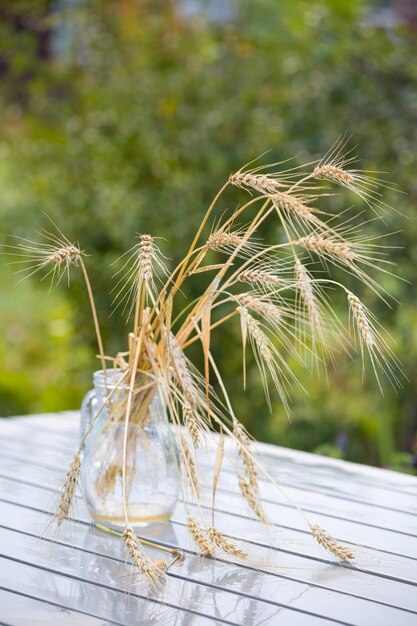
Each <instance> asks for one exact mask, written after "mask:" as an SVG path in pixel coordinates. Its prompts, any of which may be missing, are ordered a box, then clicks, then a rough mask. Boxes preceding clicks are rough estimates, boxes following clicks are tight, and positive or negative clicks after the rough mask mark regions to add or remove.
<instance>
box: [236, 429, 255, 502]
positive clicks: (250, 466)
mask: <svg viewBox="0 0 417 626" xmlns="http://www.w3.org/2000/svg"><path fill="white" fill-rule="evenodd" d="M233 434H234V436H235V437H236V440H237V441H238V444H240V445H238V448H239V456H240V457H241V459H242V461H243V464H244V467H245V470H246V476H247V479H248V481H249V485H250V486H251V488H252V490H253V492H254V493H255V494H257V493H258V490H259V487H258V472H257V471H256V466H255V463H254V461H253V457H252V454H251V453H250V450H251V440H250V439H249V437H248V435H247V433H246V431H245V429H244V428H243V426H242V424H241V423H240V422H238V421H237V420H234V421H233Z"/></svg>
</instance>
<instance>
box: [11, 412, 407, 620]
mask: <svg viewBox="0 0 417 626" xmlns="http://www.w3.org/2000/svg"><path fill="white" fill-rule="evenodd" d="M77 429H78V414H77V412H71V413H64V414H59V415H57V416H56V417H55V418H54V417H53V416H48V417H46V416H33V417H30V418H28V419H10V420H3V421H0V432H1V433H2V436H0V451H2V454H1V455H0V552H1V553H2V555H3V556H2V557H1V558H0V563H2V564H3V565H5V564H6V562H7V568H8V569H10V568H11V571H12V572H15V574H16V575H15V578H13V577H12V580H13V585H14V584H15V583H16V584H17V586H18V589H17V590H16V589H8V591H7V593H9V592H10V591H17V592H18V593H21V594H24V597H25V598H26V599H27V601H28V602H35V604H36V602H41V601H42V602H48V601H51V602H56V598H57V595H56V593H55V600H54V598H53V594H52V593H51V596H50V598H49V599H48V598H45V597H44V595H42V593H41V592H40V589H37V590H36V593H32V592H33V589H32V591H31V590H30V589H29V587H28V586H25V585H27V581H28V579H30V580H32V578H35V579H36V576H34V572H36V571H38V572H41V576H38V578H41V579H43V576H44V575H47V576H49V577H52V578H53V584H54V585H55V591H56V588H58V589H61V587H62V588H66V587H65V585H67V584H68V583H63V582H62V581H67V580H70V581H72V583H71V584H72V585H75V587H74V589H75V597H76V598H78V597H79V595H80V593H81V591H80V590H79V589H78V587H79V586H80V587H81V588H82V589H83V594H84V595H85V593H86V592H85V590H84V588H88V589H91V591H89V592H88V595H90V596H94V595H95V594H99V595H100V594H101V595H105V596H106V597H107V591H109V592H111V591H112V592H113V593H117V594H119V595H117V597H115V599H114V601H113V603H115V604H116V605H117V611H119V613H117V611H116V613H117V616H116V617H115V615H113V614H111V613H108V612H107V613H106V618H108V619H112V620H115V623H120V624H126V625H127V624H129V625H130V624H131V623H132V624H133V623H137V621H136V622H134V621H133V620H131V615H130V612H129V611H127V609H126V605H125V602H124V600H125V597H126V596H125V594H124V593H123V590H124V589H125V585H124V584H122V582H123V583H125V580H124V579H123V580H122V582H121V579H120V571H121V568H122V569H123V568H124V567H125V566H124V560H125V555H124V548H123V546H122V545H121V542H120V541H118V540H117V539H115V538H113V537H108V536H106V535H102V534H101V535H97V534H96V533H95V532H93V531H92V530H91V528H90V526H89V516H88V512H87V510H86V507H85V505H84V503H83V501H82V499H81V498H77V511H76V517H75V521H74V522H73V523H72V524H69V525H68V526H67V525H64V528H63V532H62V534H61V536H60V539H59V544H58V545H57V546H56V547H55V548H54V552H53V554H52V556H51V554H50V543H49V541H48V540H47V539H46V538H45V539H43V540H41V541H40V542H39V541H38V542H37V543H36V545H37V550H38V552H36V553H35V552H33V549H34V546H35V539H36V536H37V535H38V534H39V532H40V530H41V528H40V527H41V526H44V525H45V522H46V520H47V518H48V516H47V514H48V512H49V511H50V509H51V506H52V504H53V502H54V500H55V498H56V495H57V489H58V488H59V487H60V486H61V480H62V478H63V475H64V474H65V472H66V469H67V463H68V460H70V458H71V456H72V453H73V446H74V445H76V442H77ZM28 442H30V443H28ZM214 444H215V436H214V437H213V438H211V439H210V440H209V446H208V452H207V453H206V454H205V455H204V458H203V462H202V464H201V472H202V474H203V475H205V473H207V472H208V471H209V470H210V461H211V459H212V455H213V450H214ZM227 446H228V452H229V456H228V458H227V459H226V463H225V471H224V472H223V474H222V479H221V483H220V489H219V493H218V499H217V503H218V506H219V509H220V510H219V512H218V513H216V524H217V525H219V526H220V527H221V529H222V530H225V531H226V532H227V533H228V534H229V536H231V537H235V538H236V537H237V538H241V537H245V538H246V540H245V541H243V545H244V546H245V547H246V548H247V549H248V550H249V551H250V552H251V554H252V555H253V557H254V558H255V557H256V559H257V563H258V565H259V563H261V562H262V563H264V562H265V561H266V560H267V561H268V562H269V563H271V564H272V565H273V567H272V569H271V570H268V571H266V570H265V567H263V566H261V567H260V568H259V567H258V568H254V567H253V565H254V562H253V563H252V562H250V563H242V564H226V563H224V562H223V561H221V560H219V559H218V558H216V559H201V558H198V557H197V556H196V555H195V550H194V547H193V546H192V543H191V541H190V538H189V536H188V533H187V531H186V528H185V508H184V503H182V502H180V503H179V505H178V507H177V509H176V511H175V514H174V517H173V520H172V523H171V524H170V525H168V526H164V527H161V526H160V527H155V528H153V529H152V528H149V529H144V530H143V536H144V537H147V538H150V539H152V538H154V539H155V538H156V539H158V540H160V541H162V542H165V544H166V545H170V546H173V547H181V548H182V549H185V550H186V551H187V559H186V561H185V563H184V564H183V565H182V566H181V567H176V568H174V570H173V571H172V572H171V573H170V575H169V577H168V582H167V585H166V587H165V589H164V599H163V603H164V604H161V602H162V600H161V598H158V599H157V598H152V599H150V598H149V597H148V593H141V589H138V588H137V587H136V586H135V588H134V591H133V592H131V593H130V594H129V597H130V596H132V597H133V598H134V599H135V602H137V603H138V607H139V606H141V607H143V606H144V603H145V605H146V607H148V606H149V605H150V604H151V605H152V608H151V609H149V611H150V614H151V615H152V618H151V619H152V620H154V619H155V615H158V618H159V612H160V610H161V615H162V617H161V620H160V621H158V624H159V623H161V624H173V623H175V622H176V621H178V622H181V623H183V620H184V619H185V621H186V622H187V623H188V622H189V623H191V622H192V623H193V624H195V623H197V624H199V623H200V620H202V622H201V623H202V625H203V624H206V623H216V624H217V623H227V624H229V623H230V624H245V626H246V624H247V625H248V626H249V624H256V625H257V626H258V624H260V623H262V624H271V626H272V625H274V624H276V623H277V620H278V619H279V618H281V620H284V621H283V623H285V624H286V625H287V624H288V625H289V626H304V624H305V625H306V626H316V625H317V626H318V625H319V624H321V626H324V625H325V624H327V623H328V624H332V623H340V624H346V625H352V626H365V625H366V626H368V624H373V623H378V624H380V625H381V626H382V625H384V624H386V625H387V626H388V625H389V626H391V624H394V623H396V624H398V625H399V626H402V625H403V624H404V625H407V626H408V624H410V625H411V624H414V623H416V621H417V617H416V616H417V594H416V593H415V587H416V586H417V567H416V560H417V539H416V537H415V531H416V528H417V518H416V517H415V515H413V513H417V502H416V499H415V495H416V494H417V480H416V479H415V478H413V477H408V476H407V477H403V476H401V475H398V476H397V474H395V473H393V472H388V471H384V470H378V469H376V468H362V467H361V466H357V465H355V464H348V463H344V462H340V461H334V460H331V459H323V458H320V457H316V456H315V455H309V454H308V453H302V452H296V451H288V450H285V449H279V448H276V447H273V446H270V445H264V444H259V445H257V446H256V447H257V448H258V449H259V451H261V452H262V453H263V454H264V455H266V456H265V461H266V464H267V465H268V467H269V468H270V471H271V473H273V474H274V476H279V477H280V479H281V481H284V482H285V483H286V484H288V485H290V486H292V489H291V494H292V495H293V496H294V494H295V497H296V499H297V500H298V501H299V502H300V504H302V506H303V507H304V508H305V509H306V510H308V511H309V517H311V519H312V521H316V522H318V523H319V524H320V525H322V526H325V527H326V528H327V529H328V530H330V532H332V534H335V535H336V534H337V535H339V536H341V537H342V538H343V540H344V542H345V543H347V542H346V541H345V539H349V540H350V542H352V543H354V544H362V545H363V546H365V547H358V545H355V551H356V552H357V553H358V557H359V558H358V560H357V567H347V566H344V567H342V566H334V565H330V563H329V556H328V555H327V553H324V552H323V551H321V549H320V548H318V547H317V546H316V545H315V544H314V542H313V541H312V540H311V537H310V536H309V533H308V532H307V530H306V528H305V526H304V525H303V522H302V518H300V517H299V516H297V514H296V512H295V511H294V510H293V509H292V508H291V507H290V506H289V505H288V504H287V503H286V502H284V501H282V499H280V498H279V497H278V496H276V495H275V493H273V492H271V491H270V490H268V489H267V488H266V486H265V484H264V483H263V482H262V484H261V489H262V495H263V496H264V497H265V500H266V504H265V508H266V510H267V511H268V512H269V515H270V516H271V518H272V519H273V520H276V524H275V525H274V526H273V527H272V529H271V532H270V536H271V539H272V543H273V544H274V547H271V546H270V545H269V544H268V542H266V541H265V537H266V535H265V530H264V529H263V528H262V527H261V525H260V524H259V523H258V522H257V521H255V520H253V519H252V518H251V514H250V513H249V512H248V511H247V509H246V506H245V505H244V504H243V503H242V501H241V498H240V496H238V492H237V484H236V479H235V477H234V476H233V474H232V470H233V464H234V462H235V460H236V454H235V452H234V451H232V447H231V442H228V443H227ZM26 460H27V461H28V462H26V463H25V461H26ZM203 484H204V490H207V493H209V489H210V479H209V476H208V477H207V478H205V477H204V479H203ZM187 506H188V508H189V509H190V510H192V506H193V505H191V504H190V503H188V504H187ZM19 511H20V513H19ZM278 522H279V524H280V526H281V528H282V530H280V529H279V526H278ZM71 526H72V529H71ZM74 528H75V529H76V532H74ZM277 546H280V547H277ZM3 559H4V561H3ZM251 563H252V565H251ZM13 568H14V569H13ZM20 568H23V569H22V572H23V574H22V576H23V582H22V583H19V579H18V571H19V569H20ZM28 568H29V569H28ZM1 569H2V568H1V567H0V590H1V589H2V588H3V587H4V585H3V584H2V583H3V579H2V573H1ZM3 569H4V567H3ZM29 570H30V571H31V573H30V575H29V573H28V572H29ZM104 572H105V573H106V579H103V573H104ZM116 572H117V573H118V577H119V578H117V579H116ZM109 577H110V578H109ZM112 577H113V578H112ZM109 580H110V581H111V584H109ZM141 584H142V585H143V581H142V582H141ZM86 586H87V587H86ZM5 588H7V587H5ZM39 588H40V585H39ZM93 589H94V591H93ZM0 593H1V591H0ZM9 595H10V593H9ZM58 595H59V598H60V602H61V601H62V600H63V598H64V599H65V600H67V595H66V594H65V593H64V595H62V594H58ZM8 597H9V596H8ZM16 597H17V598H20V597H23V596H19V595H16ZM73 597H74V596H73ZM73 597H72V598H71V599H73ZM0 598H1V596H0ZM152 601H153V604H152ZM60 602H58V603H57V604H58V606H57V609H56V611H58V614H59V611H60V610H61V609H60V607H61V606H65V608H66V609H67V610H69V611H73V612H75V611H79V610H81V611H84V612H85V619H93V620H96V619H105V617H102V616H101V614H100V615H97V614H96V613H94V611H93V612H91V611H90V608H91V607H92V606H93V605H92V604H91V607H90V605H89V604H88V602H86V603H84V604H83V603H79V604H77V605H74V606H67V605H66V604H60ZM158 602H159V604H158ZM36 606H37V605H36ZM161 607H162V609H161ZM100 608H101V607H100ZM138 610H143V609H139V608H138ZM147 610H148V609H147ZM175 611H177V613H175ZM145 613H146V612H145ZM0 616H1V610H0ZM186 616H188V617H186ZM119 617H120V620H121V621H120V622H119V621H118V619H119ZM51 619H53V618H51ZM123 620H124V621H123ZM75 623H78V622H75ZM80 623H84V622H80ZM86 623H87V622H86ZM142 623H143V624H148V623H149V624H151V623H152V624H154V623H155V622H154V621H149V622H148V621H144V622H142V621H141V624H142ZM184 623H185V622H184ZM13 626H15V625H13ZM16 626H20V625H19V624H17V623H16ZM92 626H94V625H93V624H92Z"/></svg>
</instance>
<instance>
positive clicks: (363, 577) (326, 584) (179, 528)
mask: <svg viewBox="0 0 417 626" xmlns="http://www.w3.org/2000/svg"><path fill="white" fill-rule="evenodd" d="M10 498H13V500H14V501H15V503H16V504H18V502H19V499H20V500H21V506H22V507H26V504H25V502H27V501H28V499H29V498H32V499H31V502H33V506H34V507H35V506H36V507H37V508H36V510H37V511H44V512H46V513H49V498H50V495H49V494H47V496H46V497H45V496H42V490H40V489H38V490H35V492H34V490H33V489H32V490H31V492H30V494H28V493H25V492H19V491H18V490H14V492H13V493H11V494H10ZM45 501H46V502H47V506H45V503H46V502H45ZM2 506H3V505H2ZM77 508H78V507H77ZM79 508H80V509H82V505H80V507H79ZM2 510H3V509H2ZM24 510H25V516H29V515H31V513H30V511H29V510H28V509H27V508H25V509H24ZM77 519H78V520H80V521H81V522H82V523H83V524H84V525H85V526H86V527H88V526H89V520H88V515H87V514H86V513H84V514H82V513H81V514H80V515H79V516H78V517H77ZM72 525H73V523H72V522H71V524H70V525H69V527H68V530H66V531H65V532H68V533H69V534H70V536H72V537H74V536H76V535H77V533H75V532H74V528H72ZM77 528H78V526H77ZM44 530H45V526H44V525H41V526H36V525H34V527H33V529H32V531H33V532H34V533H35V534H36V535H38V534H39V533H43V531H44ZM161 533H162V534H161ZM141 536H143V537H144V538H147V539H151V540H156V541H162V542H163V543H166V544H167V545H169V546H170V547H181V548H183V549H186V550H188V551H189V552H190V553H192V552H193V550H194V549H193V546H192V544H191V542H190V539H189V536H188V533H187V531H186V528H185V525H184V524H179V523H176V524H172V526H171V527H168V528H167V529H163V528H162V527H155V528H149V529H143V531H141ZM102 539H103V538H102V537H100V538H99V540H98V542H97V543H98V545H99V544H100V542H101V541H102ZM116 544H117V542H116ZM243 545H244V547H246V548H248V549H249V551H250V550H252V551H253V546H252V545H251V544H248V543H245V542H243ZM94 549H95V550H97V546H96V545H95V548H94ZM106 550H110V547H106ZM106 554H111V552H106ZM256 557H257V559H258V561H260V562H262V561H266V560H269V561H270V562H271V563H274V564H275V566H276V570H275V572H276V573H275V572H274V574H270V575H269V576H271V577H272V578H271V580H275V582H276V579H277V578H278V579H284V580H288V579H289V580H293V581H302V582H304V583H308V584H311V585H313V586H319V587H322V588H324V589H326V590H329V589H331V590H333V591H336V592H340V593H345V594H347V595H348V596H356V597H361V598H362V599H368V600H371V601H374V602H379V603H383V604H388V603H389V604H391V605H392V606H395V607H397V608H402V609H405V610H408V611H414V612H417V597H416V594H415V593H413V592H412V591H411V590H410V587H408V585H405V584H403V583H402V582H398V581H393V580H390V579H388V578H386V577H381V578H379V577H376V576H372V575H369V574H367V573H365V572H362V571H358V570H355V569H351V568H345V567H340V566H339V567H338V566H336V567H335V566H334V565H333V566H331V565H328V564H327V563H326V562H309V561H308V560H307V561H306V559H305V558H302V557H299V556H294V555H288V554H287V553H283V552H282V551H279V550H277V551H273V552H272V553H271V551H270V550H268V549H265V548H264V549H262V548H261V547H260V546H259V547H257V550H256ZM187 561H188V559H187ZM202 562H203V564H206V561H205V560H204V559H202ZM239 567H240V568H241V569H243V568H244V569H247V567H246V566H245V565H244V564H241V565H240V566H239ZM258 567H259V565H258ZM215 571H217V564H216V570H215ZM268 580H269V579H268ZM414 589H415V587H414ZM266 597H272V598H273V597H275V596H274V595H271V594H269V593H268V595H267V596H266ZM277 597H279V596H277Z"/></svg>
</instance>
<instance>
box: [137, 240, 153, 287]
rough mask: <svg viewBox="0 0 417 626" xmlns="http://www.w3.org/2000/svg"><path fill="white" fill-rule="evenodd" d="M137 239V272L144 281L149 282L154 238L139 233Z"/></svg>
mask: <svg viewBox="0 0 417 626" xmlns="http://www.w3.org/2000/svg"><path fill="white" fill-rule="evenodd" d="M139 239H140V243H139V274H140V276H141V278H142V279H143V280H144V281H145V282H150V281H151V280H152V276H153V268H152V261H153V259H154V256H155V245H154V241H155V240H154V238H153V237H152V235H140V237H139Z"/></svg>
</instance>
